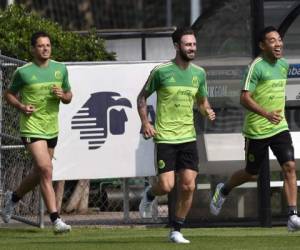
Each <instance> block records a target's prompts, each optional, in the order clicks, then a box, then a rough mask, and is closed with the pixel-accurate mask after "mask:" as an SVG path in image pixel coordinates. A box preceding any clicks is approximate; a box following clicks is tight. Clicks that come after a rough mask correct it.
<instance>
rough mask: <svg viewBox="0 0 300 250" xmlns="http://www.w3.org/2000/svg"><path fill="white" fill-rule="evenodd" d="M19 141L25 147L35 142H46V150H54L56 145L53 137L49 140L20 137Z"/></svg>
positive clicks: (55, 138)
mask: <svg viewBox="0 0 300 250" xmlns="http://www.w3.org/2000/svg"><path fill="white" fill-rule="evenodd" d="M21 140H22V142H23V143H24V145H25V146H26V145H28V144H31V143H34V142H36V141H46V142H47V146H48V148H55V146H56V144H57V137H54V138H51V139H45V138H35V137H21Z"/></svg>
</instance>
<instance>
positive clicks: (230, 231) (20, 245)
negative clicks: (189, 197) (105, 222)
mask: <svg viewBox="0 0 300 250" xmlns="http://www.w3.org/2000/svg"><path fill="white" fill-rule="evenodd" d="M167 234H168V229H166V228H149V229H148V228H91V227H89V228H85V227H73V231H72V232H71V233H70V234H65V235H54V234H53V232H52V231H51V230H50V229H35V228H24V229H8V228H0V249H1V250H11V249H18V250H27V249H31V250H35V249H39V250H45V249H49V250H50V249H51V250H55V249H71V250H77V249H81V250H90V249H102V250H106V249H110V250H114V249H120V250H121V249H122V250H138V249H143V250H169V249H170V250H176V249H189V250H193V249H195V250H196V249H197V250H205V249H209V250H212V249H218V250H224V249H228V250H238V249H251V250H253V249H254V250H261V249H263V250H266V249H272V250H274V249H276V250H280V249H282V250H283V249H284V250H286V249H289V250H291V249H300V232H296V233H288V232H287V230H286V228H283V227H275V228H270V229H269V228H268V229H265V228H196V229H183V234H184V236H185V237H186V238H188V239H189V240H191V244H187V245H181V244H174V243H170V242H168V240H167V237H166V236H167Z"/></svg>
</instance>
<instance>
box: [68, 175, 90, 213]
mask: <svg viewBox="0 0 300 250" xmlns="http://www.w3.org/2000/svg"><path fill="white" fill-rule="evenodd" d="M89 186H90V180H79V181H78V182H77V185H76V187H75V190H74V191H73V193H72V195H71V197H70V199H69V200H68V202H67V205H66V208H65V211H66V212H67V213H71V212H80V211H87V209H88V197H89Z"/></svg>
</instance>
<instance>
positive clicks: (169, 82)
mask: <svg viewBox="0 0 300 250" xmlns="http://www.w3.org/2000/svg"><path fill="white" fill-rule="evenodd" d="M146 91H147V93H148V94H149V95H150V94H152V93H153V92H154V91H156V93H157V106H156V118H155V129H156V131H157V134H156V136H155V138H154V140H155V142H156V143H174V144H175V143H176V144H177V143H185V142H190V141H195V140H196V132H195V127H194V115H193V106H194V103H195V100H196V99H197V98H201V97H206V96H207V85H206V74H205V71H204V69H203V68H201V67H198V66H196V65H194V64H190V65H189V66H188V68H186V69H185V70H182V69H180V68H179V67H178V66H177V65H176V63H175V62H173V61H170V62H167V63H164V64H161V65H159V66H157V67H155V68H154V69H153V70H152V72H151V74H150V76H149V78H148V80H147V83H146Z"/></svg>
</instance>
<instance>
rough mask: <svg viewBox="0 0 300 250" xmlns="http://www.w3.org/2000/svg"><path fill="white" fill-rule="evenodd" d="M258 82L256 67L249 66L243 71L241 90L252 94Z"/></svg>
mask: <svg viewBox="0 0 300 250" xmlns="http://www.w3.org/2000/svg"><path fill="white" fill-rule="evenodd" d="M258 80H259V71H258V69H257V67H256V65H253V64H252V65H249V66H248V68H247V69H246V71H245V74H244V77H243V80H242V84H243V88H242V90H246V91H250V92H254V90H255V88H256V86H257V83H258Z"/></svg>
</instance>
